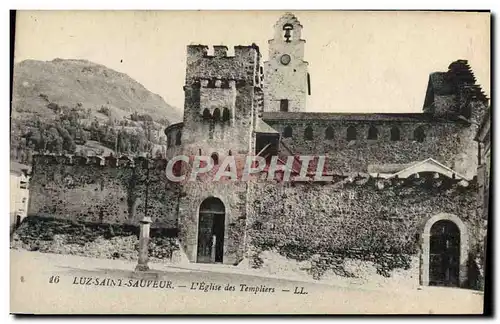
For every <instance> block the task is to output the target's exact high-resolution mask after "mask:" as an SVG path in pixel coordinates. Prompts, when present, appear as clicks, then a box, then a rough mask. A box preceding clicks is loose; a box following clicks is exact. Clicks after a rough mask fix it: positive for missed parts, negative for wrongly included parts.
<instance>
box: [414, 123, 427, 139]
mask: <svg viewBox="0 0 500 324" xmlns="http://www.w3.org/2000/svg"><path fill="white" fill-rule="evenodd" d="M413 138H414V139H415V140H416V141H417V142H423V141H424V140H425V132H424V129H423V127H422V126H418V127H417V128H416V129H415V131H414V132H413Z"/></svg>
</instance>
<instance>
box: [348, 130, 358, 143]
mask: <svg viewBox="0 0 500 324" xmlns="http://www.w3.org/2000/svg"><path fill="white" fill-rule="evenodd" d="M357 137H358V132H357V131H356V127H354V126H349V127H347V140H348V141H354V140H356V138H357Z"/></svg>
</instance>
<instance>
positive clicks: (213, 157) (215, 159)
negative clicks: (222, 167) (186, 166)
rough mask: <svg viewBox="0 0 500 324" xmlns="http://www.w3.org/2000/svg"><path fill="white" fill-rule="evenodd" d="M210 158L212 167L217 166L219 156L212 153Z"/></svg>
mask: <svg viewBox="0 0 500 324" xmlns="http://www.w3.org/2000/svg"><path fill="white" fill-rule="evenodd" d="M210 158H211V159H212V163H213V164H214V165H218V164H219V156H218V155H217V153H212V155H211V156H210Z"/></svg>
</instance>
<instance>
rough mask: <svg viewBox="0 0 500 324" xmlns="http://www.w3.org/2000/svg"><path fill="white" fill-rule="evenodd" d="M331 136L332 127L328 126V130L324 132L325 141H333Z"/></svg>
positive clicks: (332, 133)
mask: <svg viewBox="0 0 500 324" xmlns="http://www.w3.org/2000/svg"><path fill="white" fill-rule="evenodd" d="M333 135H334V132H333V127H332V126H328V128H327V129H326V130H325V139H327V140H331V139H333Z"/></svg>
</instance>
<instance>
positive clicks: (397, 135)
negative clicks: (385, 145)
mask: <svg viewBox="0 0 500 324" xmlns="http://www.w3.org/2000/svg"><path fill="white" fill-rule="evenodd" d="M399 140H401V132H400V131H399V128H397V127H393V128H391V141H399Z"/></svg>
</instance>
